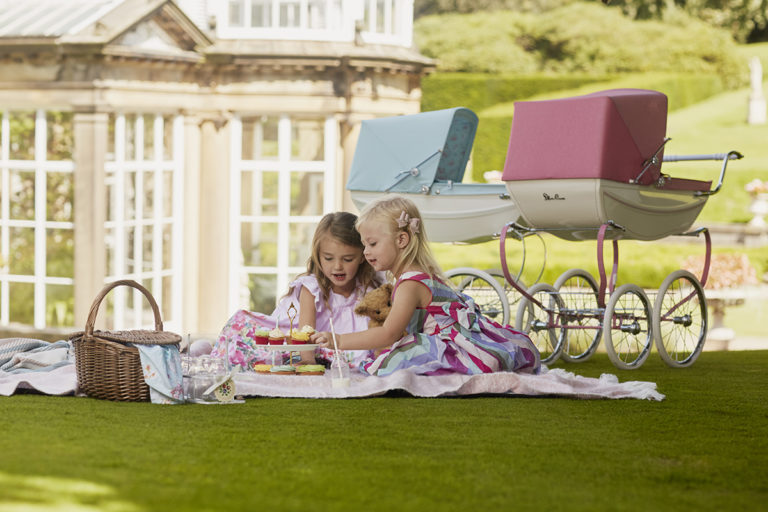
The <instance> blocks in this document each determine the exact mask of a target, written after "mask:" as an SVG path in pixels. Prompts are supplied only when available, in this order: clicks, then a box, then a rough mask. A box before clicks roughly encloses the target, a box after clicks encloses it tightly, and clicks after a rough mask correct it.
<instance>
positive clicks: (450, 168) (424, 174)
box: [347, 107, 477, 193]
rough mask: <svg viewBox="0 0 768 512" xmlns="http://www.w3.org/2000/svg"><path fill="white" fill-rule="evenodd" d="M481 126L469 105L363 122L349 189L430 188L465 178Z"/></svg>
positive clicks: (404, 190)
mask: <svg viewBox="0 0 768 512" xmlns="http://www.w3.org/2000/svg"><path fill="white" fill-rule="evenodd" d="M476 130H477V116H476V115H475V113H474V112H472V111H471V110H469V109H467V108H464V107H456V108H450V109H445V110H435V111H431V112H422V113H419V114H411V115H405V116H394V117H385V118H379V119H370V120H365V121H363V122H362V125H361V127H360V136H359V138H358V140H357V147H356V148H355V156H354V158H353V159H352V167H351V169H350V173H349V180H348V181H347V190H361V191H371V192H406V193H407V192H411V193H429V191H430V188H431V187H432V185H433V184H434V183H437V182H447V181H452V182H456V183H460V182H461V180H462V179H463V177H464V169H465V167H466V166H467V161H468V160H469V154H470V151H471V150H472V144H473V142H474V140H475V132H476Z"/></svg>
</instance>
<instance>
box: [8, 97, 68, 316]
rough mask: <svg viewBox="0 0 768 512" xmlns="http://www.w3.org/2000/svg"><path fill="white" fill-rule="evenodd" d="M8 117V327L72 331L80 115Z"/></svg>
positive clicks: (10, 113)
mask: <svg viewBox="0 0 768 512" xmlns="http://www.w3.org/2000/svg"><path fill="white" fill-rule="evenodd" d="M0 115H1V117H0V324H3V325H8V324H9V323H20V324H26V325H32V326H34V327H35V328H37V329H42V328H45V327H72V326H73V324H74V288H73V277H74V236H73V235H74V230H73V195H74V194H73V192H74V191H73V162H72V148H73V140H72V134H73V131H72V119H73V117H72V113H70V112H46V111H44V110H36V111H13V110H10V111H4V112H2V113H0Z"/></svg>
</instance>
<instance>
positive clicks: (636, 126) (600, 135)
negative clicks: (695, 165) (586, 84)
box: [502, 89, 667, 185]
mask: <svg viewBox="0 0 768 512" xmlns="http://www.w3.org/2000/svg"><path fill="white" fill-rule="evenodd" d="M666 129H667V97H666V96H665V95H664V94H662V93H660V92H657V91H650V90H645V89H611V90H607V91H601V92H596V93H593V94H587V95H585V96H576V97H572V98H564V99H556V100H544V101H518V102H515V112H514V118H513V121H512V130H511V133H510V137H509V147H508V149H507V157H506V161H505V163H504V172H503V174H502V179H503V180H504V181H519V180H543V179H553V178H556V179H567V178H601V179H608V180H613V181H620V182H624V183H630V182H632V180H635V179H637V177H638V175H640V173H641V171H642V170H643V167H644V163H645V162H646V161H647V160H648V159H649V158H651V157H652V156H653V155H654V154H655V153H656V152H657V151H658V150H659V148H661V147H662V146H663V144H664V137H665V134H666ZM657 156H658V162H659V163H658V164H653V165H651V166H650V167H649V168H648V169H647V170H646V172H645V173H644V174H643V175H642V177H641V178H640V180H639V183H641V184H646V185H647V184H650V183H653V182H655V181H656V180H657V179H658V178H659V175H660V173H661V163H660V162H661V160H662V156H663V155H662V152H661V151H659V152H658V155H657Z"/></svg>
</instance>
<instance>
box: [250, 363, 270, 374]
mask: <svg viewBox="0 0 768 512" xmlns="http://www.w3.org/2000/svg"><path fill="white" fill-rule="evenodd" d="M251 369H252V370H253V371H255V372H256V373H269V371H270V370H271V369H272V365H271V364H254V365H251Z"/></svg>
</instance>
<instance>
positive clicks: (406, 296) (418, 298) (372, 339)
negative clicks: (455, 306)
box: [312, 281, 431, 350]
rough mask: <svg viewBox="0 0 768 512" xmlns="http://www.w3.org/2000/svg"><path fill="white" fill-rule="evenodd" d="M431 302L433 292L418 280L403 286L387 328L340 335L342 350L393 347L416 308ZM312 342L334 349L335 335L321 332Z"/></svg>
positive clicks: (390, 314) (338, 335)
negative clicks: (333, 337)
mask: <svg viewBox="0 0 768 512" xmlns="http://www.w3.org/2000/svg"><path fill="white" fill-rule="evenodd" d="M430 300H431V294H430V292H429V289H428V288H427V287H426V286H424V285H422V284H421V283H418V282H416V281H404V282H402V283H400V285H399V286H398V287H397V290H396V291H395V296H394V298H393V300H392V311H390V313H389V315H388V316H387V319H386V320H385V321H384V325H382V326H381V327H372V328H370V329H368V330H365V331H360V332H353V333H349V334H337V335H336V342H337V343H338V345H339V346H338V348H339V349H341V350H374V349H378V348H386V347H389V346H390V345H392V344H393V343H394V342H396V341H397V340H399V339H400V338H401V336H402V334H403V331H404V330H405V328H406V327H407V326H408V322H410V320H411V317H413V312H414V311H415V310H416V308H417V307H424V306H426V305H427V304H429V301H430ZM312 339H313V341H314V342H315V343H320V345H321V346H324V347H327V348H333V339H332V337H331V333H328V332H318V333H315V335H314V336H313V337H312Z"/></svg>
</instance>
